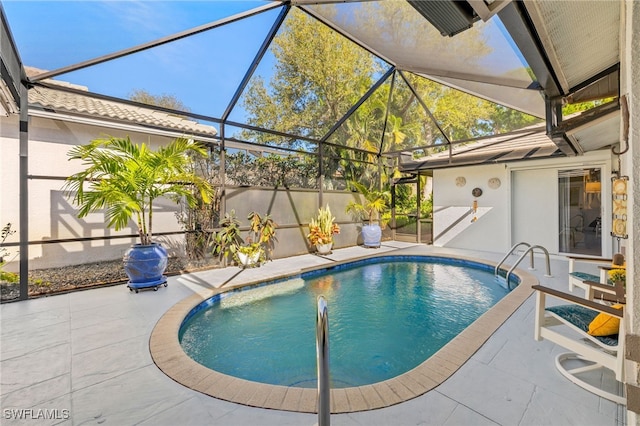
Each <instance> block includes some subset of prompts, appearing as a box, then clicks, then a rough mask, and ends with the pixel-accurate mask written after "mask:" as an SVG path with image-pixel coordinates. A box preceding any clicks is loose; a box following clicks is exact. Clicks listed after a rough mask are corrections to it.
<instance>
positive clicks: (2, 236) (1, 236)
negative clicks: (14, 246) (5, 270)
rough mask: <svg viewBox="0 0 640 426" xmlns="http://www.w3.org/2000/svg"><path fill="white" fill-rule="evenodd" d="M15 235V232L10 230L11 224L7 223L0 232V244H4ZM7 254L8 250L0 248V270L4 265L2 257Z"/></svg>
mask: <svg viewBox="0 0 640 426" xmlns="http://www.w3.org/2000/svg"><path fill="white" fill-rule="evenodd" d="M15 233H16V231H15V230H12V229H11V222H9V223H7V224H6V225H5V226H4V227H3V228H2V231H0V243H2V244H4V242H5V240H6V239H7V238H9V237H10V236H11V235H13V234H15ZM8 254H9V250H8V249H7V248H6V247H0V269H1V268H2V265H4V264H5V262H4V261H3V259H4V257H5V256H7V255H8Z"/></svg>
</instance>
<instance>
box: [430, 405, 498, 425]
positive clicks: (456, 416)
mask: <svg viewBox="0 0 640 426" xmlns="http://www.w3.org/2000/svg"><path fill="white" fill-rule="evenodd" d="M441 424H442V425H443V426H448V425H451V426H458V425H474V426H499V424H498V423H496V422H494V421H492V420H491V419H488V418H486V417H485V416H483V415H481V414H480V413H478V412H476V411H473V410H471V409H469V408H467V407H465V406H464V405H462V404H458V405H456V408H455V409H454V410H453V413H451V415H450V416H449V417H448V418H447V420H446V421H445V422H444V423H441Z"/></svg>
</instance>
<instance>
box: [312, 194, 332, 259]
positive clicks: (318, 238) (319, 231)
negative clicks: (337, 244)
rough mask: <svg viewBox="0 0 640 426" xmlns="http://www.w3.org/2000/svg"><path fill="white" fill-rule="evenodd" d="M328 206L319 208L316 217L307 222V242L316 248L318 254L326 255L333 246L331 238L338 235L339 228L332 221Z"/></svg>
mask: <svg viewBox="0 0 640 426" xmlns="http://www.w3.org/2000/svg"><path fill="white" fill-rule="evenodd" d="M335 220H336V218H335V217H333V216H332V215H331V210H330V209H329V205H327V206H326V207H320V208H319V209H318V215H317V216H316V217H314V218H311V221H310V222H309V234H308V235H307V238H308V239H309V242H310V243H311V244H313V245H314V246H315V247H316V250H317V251H318V253H320V254H328V253H330V252H331V247H332V246H333V236H334V235H335V234H339V233H340V227H339V226H338V224H337V223H335V222H334V221H335Z"/></svg>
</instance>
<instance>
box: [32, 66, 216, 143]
mask: <svg viewBox="0 0 640 426" xmlns="http://www.w3.org/2000/svg"><path fill="white" fill-rule="evenodd" d="M25 69H26V70H27V75H35V74H39V73H41V72H42V71H41V70H37V69H34V68H30V67H25ZM43 83H47V84H49V85H50V86H62V87H69V88H72V89H75V90H79V91H87V95H86V96H85V95H82V94H79V93H77V92H66V91H61V90H56V89H55V88H52V87H43V86H36V87H34V88H32V89H30V90H29V105H30V107H31V108H34V107H35V108H41V109H44V110H53V111H55V112H59V113H68V114H74V115H82V116H90V117H92V118H103V119H106V120H110V121H117V122H125V123H130V124H138V125H142V126H152V127H159V128H162V129H166V130H177V131H180V132H183V133H187V134H197V135H207V136H215V135H216V134H217V130H216V129H215V128H214V127H213V126H208V125H204V124H200V123H198V122H196V121H194V120H190V119H188V118H186V117H179V116H175V115H171V114H168V113H166V112H162V111H157V110H154V109H153V108H144V107H137V106H134V105H129V104H125V103H120V102H114V101H109V100H104V99H98V98H95V97H92V96H90V95H89V93H88V88H87V87H85V86H79V85H75V84H71V83H67V82H64V81H58V80H50V79H48V80H44V81H43Z"/></svg>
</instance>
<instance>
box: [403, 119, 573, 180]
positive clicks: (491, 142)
mask: <svg viewBox="0 0 640 426" xmlns="http://www.w3.org/2000/svg"><path fill="white" fill-rule="evenodd" d="M443 148H446V147H444V146H443ZM563 155H564V154H562V152H561V151H560V150H559V149H558V147H557V146H556V144H555V143H554V142H553V141H552V140H551V139H550V138H549V137H548V136H547V134H546V129H545V125H544V123H542V124H540V125H534V126H530V127H528V128H526V129H522V130H520V131H517V132H511V133H507V134H502V135H495V136H492V137H487V138H483V139H478V140H475V141H472V142H468V143H456V144H454V146H453V148H452V150H451V157H450V156H449V150H448V149H443V150H440V151H439V152H430V153H429V154H428V155H426V156H424V157H421V158H407V156H405V157H404V158H402V159H401V163H400V168H401V170H403V171H407V172H409V171H412V170H428V169H436V168H442V167H451V166H462V165H472V164H494V163H503V162H507V161H517V160H529V159H534V158H549V157H555V156H563Z"/></svg>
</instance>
